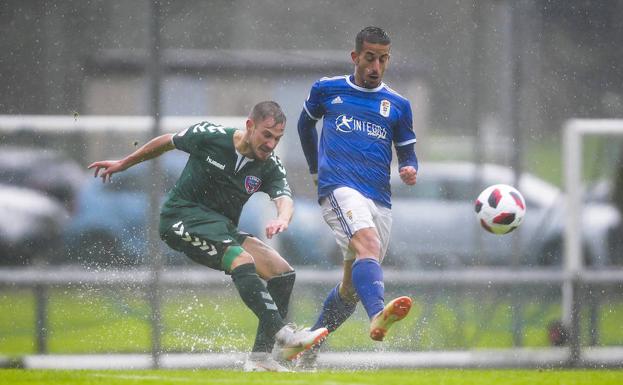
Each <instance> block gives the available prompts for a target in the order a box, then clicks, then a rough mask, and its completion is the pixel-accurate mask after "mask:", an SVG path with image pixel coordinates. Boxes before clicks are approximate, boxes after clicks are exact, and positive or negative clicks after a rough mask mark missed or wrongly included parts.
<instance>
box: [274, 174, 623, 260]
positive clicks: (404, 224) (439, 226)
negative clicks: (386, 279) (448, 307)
mask: <svg viewBox="0 0 623 385" xmlns="http://www.w3.org/2000/svg"><path fill="white" fill-rule="evenodd" d="M477 176H478V174H477V168H476V165H474V164H471V163H466V162H453V163H424V164H422V165H421V167H420V172H419V174H418V182H417V185H416V186H407V185H405V184H403V183H402V182H401V181H400V178H399V176H398V175H397V173H394V174H393V175H392V202H393V209H392V213H393V218H394V225H393V228H392V235H391V242H390V246H389V250H388V253H387V256H386V260H385V263H387V264H388V265H396V266H398V267H413V268H445V267H460V266H473V265H511V264H512V263H513V236H511V235H506V236H501V235H493V234H490V233H487V232H486V231H484V230H483V229H481V228H480V225H479V223H478V221H477V220H476V216H475V212H474V201H475V198H476V196H477V195H478V193H479V192H480V191H482V190H483V189H484V188H485V187H487V186H490V185H492V184H496V183H506V184H513V183H512V182H513V173H512V171H511V170H510V169H509V168H505V167H501V166H496V165H491V164H486V165H482V166H481V169H480V182H479V183H478V184H477V185H475V184H474V180H475V178H476V177H477ZM517 187H518V189H519V190H520V191H521V193H522V194H523V196H524V198H525V200H526V206H527V213H526V217H525V218H524V222H523V224H522V225H521V227H520V228H519V229H518V230H516V233H517V237H519V250H518V251H519V254H518V261H517V262H518V263H519V264H521V265H523V266H526V265H529V266H535V265H541V266H549V265H558V264H560V263H561V258H562V248H563V239H564V238H563V237H564V221H565V208H564V206H565V202H564V195H563V194H562V192H561V191H560V190H559V189H558V188H556V187H555V186H553V185H551V184H549V183H547V182H545V181H543V180H541V179H539V178H536V177H535V176H533V175H530V174H523V175H522V176H521V178H520V181H519V183H518V184H517ZM295 218H299V219H301V221H300V222H298V221H293V223H292V224H291V225H290V228H289V230H288V236H289V237H290V238H289V239H288V242H289V243H290V245H289V246H287V247H289V248H290V249H291V250H290V252H289V253H290V254H291V255H304V256H306V258H307V259H308V260H310V261H315V260H318V259H321V258H324V259H325V260H326V259H327V258H329V259H330V260H340V258H341V256H339V255H336V252H337V251H336V247H335V241H333V243H332V244H329V242H325V241H326V239H327V238H329V239H331V240H333V235H332V234H331V232H330V230H329V229H328V226H327V225H326V224H325V223H324V221H323V219H322V214H321V210H320V207H319V206H318V204H317V203H316V202H314V201H310V200H301V199H298V200H297V205H296V212H295ZM314 218H315V219H314ZM619 222H620V214H619V212H618V210H617V209H616V208H615V207H614V206H612V205H611V204H607V203H600V202H587V203H586V204H585V206H584V210H583V214H582V226H583V232H584V236H583V242H584V243H583V246H584V255H585V259H586V262H587V263H588V264H590V265H593V266H603V265H608V264H610V263H612V261H611V255H610V253H609V250H608V246H607V245H608V243H607V236H608V232H609V230H610V229H612V228H614V227H615V226H617V224H618V223H619ZM319 226H321V227H322V229H321V228H320V227H319ZM284 236H285V233H284ZM284 247H285V245H284ZM327 256H329V257H327Z"/></svg>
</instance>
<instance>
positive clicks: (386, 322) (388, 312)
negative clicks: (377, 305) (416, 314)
mask: <svg viewBox="0 0 623 385" xmlns="http://www.w3.org/2000/svg"><path fill="white" fill-rule="evenodd" d="M411 304H412V301H411V298H409V297H404V296H403V297H398V298H395V299H393V300H391V301H390V302H389V303H388V304H387V305H385V308H384V309H383V311H382V312H380V313H379V314H377V315H375V316H374V318H372V321H370V338H372V339H373V340H375V341H383V339H384V338H385V335H386V334H387V331H388V330H389V328H390V327H391V326H392V325H393V324H394V322H396V321H400V320H401V319H403V318H405V317H406V316H407V314H409V310H411Z"/></svg>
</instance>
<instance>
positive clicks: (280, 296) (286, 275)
mask: <svg viewBox="0 0 623 385" xmlns="http://www.w3.org/2000/svg"><path fill="white" fill-rule="evenodd" d="M242 246H243V248H244V249H245V250H247V251H248V252H249V253H250V254H251V255H252V256H253V259H254V260H255V266H256V269H257V272H258V274H259V276H260V278H262V279H264V280H265V281H266V288H267V290H268V293H269V294H270V295H271V296H272V298H273V300H274V301H275V304H276V305H277V309H278V311H279V314H280V315H281V318H283V319H286V317H287V314H288V306H289V303H290V296H291V294H292V289H293V287H294V281H295V277H296V273H295V272H294V269H293V268H292V266H290V264H288V262H287V261H286V260H285V259H283V258H282V257H281V255H280V254H279V253H278V252H277V251H276V250H275V249H273V248H272V247H270V246H269V245H267V244H266V243H264V242H262V241H261V240H259V239H257V238H255V237H252V236H249V237H247V238H246V239H245V240H244V242H243V243H242ZM274 344H275V338H274V336H273V335H271V334H270V333H267V332H266V330H264V329H263V328H262V327H261V325H258V329H257V333H256V337H255V343H254V344H253V349H252V352H270V351H271V350H272V348H273V346H274Z"/></svg>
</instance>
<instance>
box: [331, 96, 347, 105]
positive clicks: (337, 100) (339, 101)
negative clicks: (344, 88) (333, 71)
mask: <svg viewBox="0 0 623 385" xmlns="http://www.w3.org/2000/svg"><path fill="white" fill-rule="evenodd" d="M340 103H344V102H343V101H342V98H340V97H339V96H336V97H335V99H333V100H331V104H340Z"/></svg>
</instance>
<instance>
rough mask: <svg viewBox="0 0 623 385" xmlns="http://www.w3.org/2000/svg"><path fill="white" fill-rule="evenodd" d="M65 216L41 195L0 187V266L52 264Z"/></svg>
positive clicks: (58, 253) (58, 255)
mask: <svg viewBox="0 0 623 385" xmlns="http://www.w3.org/2000/svg"><path fill="white" fill-rule="evenodd" d="M68 219H69V215H68V213H67V211H66V210H65V208H64V207H63V205H62V204H61V203H59V202H58V201H56V200H55V199H52V198H50V197H48V196H46V195H44V194H43V193H42V192H39V191H36V190H32V189H27V188H23V187H15V186H9V185H4V184H0V265H3V266H7V265H28V264H31V263H38V264H49V263H56V262H57V261H58V259H59V258H61V257H62V251H63V247H62V233H63V228H64V226H65V223H66V222H67V220H68Z"/></svg>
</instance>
